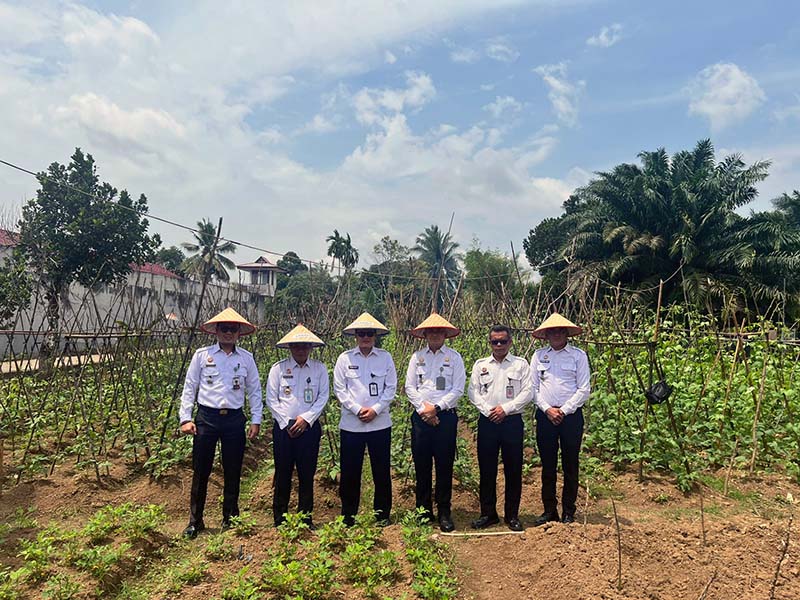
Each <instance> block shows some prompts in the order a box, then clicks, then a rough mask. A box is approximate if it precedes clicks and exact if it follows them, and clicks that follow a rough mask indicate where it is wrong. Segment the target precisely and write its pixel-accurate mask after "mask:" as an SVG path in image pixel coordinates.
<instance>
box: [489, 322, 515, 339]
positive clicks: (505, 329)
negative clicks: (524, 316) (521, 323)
mask: <svg viewBox="0 0 800 600" xmlns="http://www.w3.org/2000/svg"><path fill="white" fill-rule="evenodd" d="M493 333H507V334H508V339H511V338H512V337H514V334H513V333H511V327H509V326H508V325H492V328H491V329H490V330H489V337H491V335H492V334H493Z"/></svg>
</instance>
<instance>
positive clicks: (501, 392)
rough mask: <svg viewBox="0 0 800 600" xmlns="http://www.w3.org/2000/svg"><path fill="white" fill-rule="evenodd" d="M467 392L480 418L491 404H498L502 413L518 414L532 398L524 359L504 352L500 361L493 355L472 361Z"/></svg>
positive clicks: (527, 367)
mask: <svg viewBox="0 0 800 600" xmlns="http://www.w3.org/2000/svg"><path fill="white" fill-rule="evenodd" d="M467 393H468V395H469V399H470V402H472V403H473V404H474V405H475V406H476V407H477V408H478V410H479V411H480V413H481V414H482V415H483V416H484V417H488V416H489V413H490V412H491V410H492V409H493V408H494V407H495V406H502V407H503V411H504V412H505V413H506V415H517V414H520V413H522V411H523V410H524V408H525V406H527V405H528V404H529V403H530V401H531V400H532V399H533V386H532V385H531V371H530V366H529V365H528V361H526V360H525V359H524V358H520V357H519V356H514V355H513V354H506V356H505V357H504V358H503V360H502V362H498V361H497V360H495V358H494V356H488V357H486V358H481V359H479V360H477V361H475V366H474V367H472V377H470V380H469V389H468V391H467Z"/></svg>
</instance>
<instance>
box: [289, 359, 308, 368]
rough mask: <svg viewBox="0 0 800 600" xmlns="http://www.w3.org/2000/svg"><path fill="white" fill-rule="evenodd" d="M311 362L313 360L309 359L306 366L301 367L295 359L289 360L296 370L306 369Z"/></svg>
mask: <svg viewBox="0 0 800 600" xmlns="http://www.w3.org/2000/svg"><path fill="white" fill-rule="evenodd" d="M310 360H311V359H310V358H309V359H308V360H307V361H306V364H304V365H301V364H300V363H298V362H297V361H296V360H295V359H293V358H290V359H289V362H290V364H291V365H292V366H293V367H294V368H295V369H303V368H305V367H308V366H309V364H308V363H309V361H310Z"/></svg>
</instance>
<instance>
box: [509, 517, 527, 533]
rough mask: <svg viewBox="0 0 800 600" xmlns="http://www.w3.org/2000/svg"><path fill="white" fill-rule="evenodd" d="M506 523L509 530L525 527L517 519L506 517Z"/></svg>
mask: <svg viewBox="0 0 800 600" xmlns="http://www.w3.org/2000/svg"><path fill="white" fill-rule="evenodd" d="M506 525H508V528H509V529H510V530H511V531H525V528H524V527H523V526H522V523H520V522H519V519H516V518H514V519H506Z"/></svg>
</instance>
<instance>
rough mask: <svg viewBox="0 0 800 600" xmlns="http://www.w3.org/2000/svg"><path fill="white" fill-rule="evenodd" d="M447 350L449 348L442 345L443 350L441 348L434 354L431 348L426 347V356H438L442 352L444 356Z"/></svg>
mask: <svg viewBox="0 0 800 600" xmlns="http://www.w3.org/2000/svg"><path fill="white" fill-rule="evenodd" d="M445 350H447V346H445V345H442V347H441V348H439V349H438V350H437V351H436V352H434V351H433V350H431V347H430V346H425V354H433V355H434V356H436V355H437V354H438V353H440V352H441V353H442V354H444V353H445Z"/></svg>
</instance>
